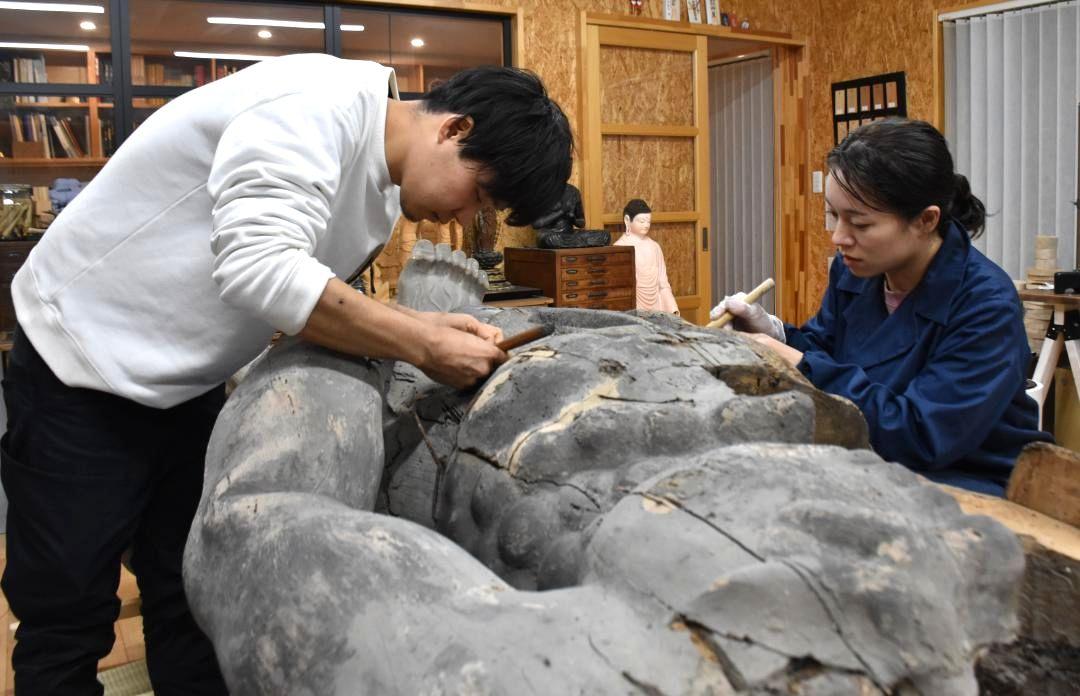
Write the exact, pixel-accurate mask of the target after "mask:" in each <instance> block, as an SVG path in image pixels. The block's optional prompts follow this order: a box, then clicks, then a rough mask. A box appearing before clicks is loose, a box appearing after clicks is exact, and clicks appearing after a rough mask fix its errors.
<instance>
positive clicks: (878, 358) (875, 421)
mask: <svg viewBox="0 0 1080 696" xmlns="http://www.w3.org/2000/svg"><path fill="white" fill-rule="evenodd" d="M1022 316H1023V315H1022V310H1021V305H1020V298H1019V296H1018V295H1017V293H1016V288H1015V287H1014V286H1013V283H1012V281H1011V280H1010V279H1009V277H1008V276H1007V275H1006V274H1005V272H1004V271H1002V270H1001V268H999V267H998V266H997V265H995V264H994V263H993V262H991V261H990V260H989V259H987V258H986V257H985V256H983V255H982V253H980V252H979V250H978V249H975V248H973V247H972V246H971V241H970V239H969V238H968V234H967V232H966V231H965V230H964V229H963V228H961V227H960V226H959V225H958V224H957V223H956V222H952V223H951V224H950V226H949V228H948V230H947V231H946V233H945V235H944V239H943V243H942V245H941V248H940V249H939V250H938V252H937V254H936V255H935V256H934V259H933V260H932V261H931V262H930V266H929V268H927V271H926V275H925V276H924V277H923V279H922V281H921V282H920V283H919V284H918V285H917V286H916V287H915V289H914V290H912V291H911V293H910V294H909V295H908V296H907V297H906V298H905V299H904V301H903V302H902V303H901V304H900V306H899V307H897V309H896V311H895V312H894V313H893V314H891V315H890V314H889V313H888V311H887V310H886V308H885V298H884V276H875V277H873V278H857V277H856V276H854V275H852V274H851V272H850V271H849V270H848V269H847V268H846V267H845V266H844V264H843V263H842V262H841V261H840V259H839V258H837V259H836V261H835V262H834V263H833V265H832V270H831V271H830V273H829V287H828V289H827V290H826V292H825V297H824V299H823V300H822V302H821V309H820V310H819V311H818V313H817V316H815V317H814V318H813V319H811V320H810V321H809V322H807V323H806V325H804V326H803V327H802V328H796V327H794V326H785V327H784V328H785V329H786V330H787V344H788V345H790V346H791V347H793V348H796V349H798V350H800V351H802V352H803V359H802V361H801V362H800V363H799V365H798V368H799V370H800V371H801V372H802V373H803V374H804V375H806V377H807V378H808V379H809V380H810V381H811V382H812V383H813V384H814V385H815V386H816V387H818V388H819V389H821V390H823V391H826V392H829V393H830V394H838V395H840V396H844V397H846V398H848V399H851V401H853V402H855V404H856V405H857V406H858V407H859V408H860V409H861V410H862V412H863V415H865V416H866V422H867V424H868V425H869V427H870V443H871V445H873V447H874V450H875V451H876V452H877V453H878V454H879V455H881V456H882V457H884V458H885V459H889V460H891V461H895V462H900V463H901V464H904V465H905V466H907V467H909V468H911V469H913V470H915V471H918V472H920V473H923V474H924V475H926V476H927V477H928V478H931V479H933V480H936V481H940V482H943V483H950V484H953V485H956V486H961V487H964V488H969V489H972V490H978V491H982V492H986V493H992V494H995V495H1002V494H1003V492H1004V489H1005V485H1006V484H1007V482H1008V479H1009V474H1010V472H1011V471H1012V467H1013V462H1014V460H1015V459H1016V456H1017V455H1018V454H1019V453H1020V449H1021V448H1022V447H1023V446H1024V445H1025V444H1027V443H1029V442H1032V441H1034V440H1041V441H1050V440H1051V438H1050V436H1049V435H1048V434H1046V433H1044V432H1041V431H1039V429H1038V408H1037V406H1036V404H1035V401H1034V400H1033V399H1031V398H1030V397H1029V396H1027V394H1026V393H1025V391H1024V382H1025V375H1026V370H1027V366H1028V363H1029V362H1030V349H1029V347H1028V343H1027V338H1026V336H1025V334H1024V323H1023V318H1022Z"/></svg>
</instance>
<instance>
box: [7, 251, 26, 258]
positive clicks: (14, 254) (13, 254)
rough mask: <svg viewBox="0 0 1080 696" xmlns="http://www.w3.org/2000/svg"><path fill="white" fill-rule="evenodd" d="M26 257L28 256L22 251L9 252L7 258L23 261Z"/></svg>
mask: <svg viewBox="0 0 1080 696" xmlns="http://www.w3.org/2000/svg"><path fill="white" fill-rule="evenodd" d="M25 255H26V254H24V253H23V252H21V251H9V252H8V253H7V256H8V258H9V259H21V258H22V257H23V256H25Z"/></svg>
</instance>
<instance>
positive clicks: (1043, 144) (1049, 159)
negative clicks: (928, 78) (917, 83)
mask: <svg viewBox="0 0 1080 696" xmlns="http://www.w3.org/2000/svg"><path fill="white" fill-rule="evenodd" d="M942 30H943V37H944V40H945V54H944V58H945V65H944V68H945V136H946V138H947V139H948V141H949V147H950V149H951V150H952V153H953V157H954V158H955V160H956V168H957V170H958V171H959V172H960V173H962V174H964V175H965V176H967V177H968V179H969V180H970V181H971V188H972V191H973V192H974V193H975V195H977V196H978V197H979V198H981V199H982V201H983V203H985V204H986V210H987V212H988V213H989V214H990V217H988V218H987V225H986V233H985V234H984V235H983V237H981V238H980V239H978V240H976V242H975V244H976V246H977V247H978V248H979V249H981V250H982V251H983V252H984V253H985V254H986V255H987V256H988V257H989V258H991V259H992V260H993V261H995V262H996V263H998V264H999V265H1000V266H1001V267H1002V268H1004V269H1005V270H1006V271H1007V272H1008V273H1009V275H1010V276H1011V277H1013V278H1023V277H1025V276H1026V274H1027V269H1028V268H1030V267H1032V266H1034V256H1035V241H1034V240H1035V235H1039V234H1043V235H1056V236H1057V237H1058V266H1059V267H1060V268H1073V267H1075V266H1076V262H1077V259H1076V224H1077V209H1076V204H1075V201H1076V198H1077V166H1078V163H1077V157H1078V155H1077V129H1078V127H1080V126H1078V120H1077V115H1078V111H1080V80H1078V77H1077V74H1078V73H1080V52H1078V50H1077V44H1080V7H1078V3H1077V2H1075V1H1074V2H1059V3H1053V4H1049V5H1043V6H1040V7H1034V8H1030V9H1024V10H1018V11H1013V12H1002V13H997V14H989V15H985V16H981V17H973V18H970V19H958V20H955V21H945V22H943V24H942Z"/></svg>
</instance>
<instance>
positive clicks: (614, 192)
mask: <svg viewBox="0 0 1080 696" xmlns="http://www.w3.org/2000/svg"><path fill="white" fill-rule="evenodd" d="M601 156H602V157H603V164H602V165H601V166H602V168H603V172H604V213H605V214H617V215H618V214H622V210H623V208H624V207H625V206H626V203H627V201H629V200H631V199H633V198H642V199H644V200H645V201H646V202H647V203H648V204H649V206H650V207H651V208H652V209H653V210H655V211H657V212H673V211H682V210H693V209H694V141H693V139H691V138H656V137H641V136H635V135H607V136H604V139H603V154H602V155H601ZM658 171H660V172H664V176H663V178H659V177H657V176H656V172H658ZM590 222H592V221H590Z"/></svg>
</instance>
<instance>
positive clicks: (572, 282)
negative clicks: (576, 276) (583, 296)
mask: <svg viewBox="0 0 1080 696" xmlns="http://www.w3.org/2000/svg"><path fill="white" fill-rule="evenodd" d="M593 282H595V281H593ZM577 284H578V282H577V281H576V280H568V281H566V287H568V288H576V287H577Z"/></svg>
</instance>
